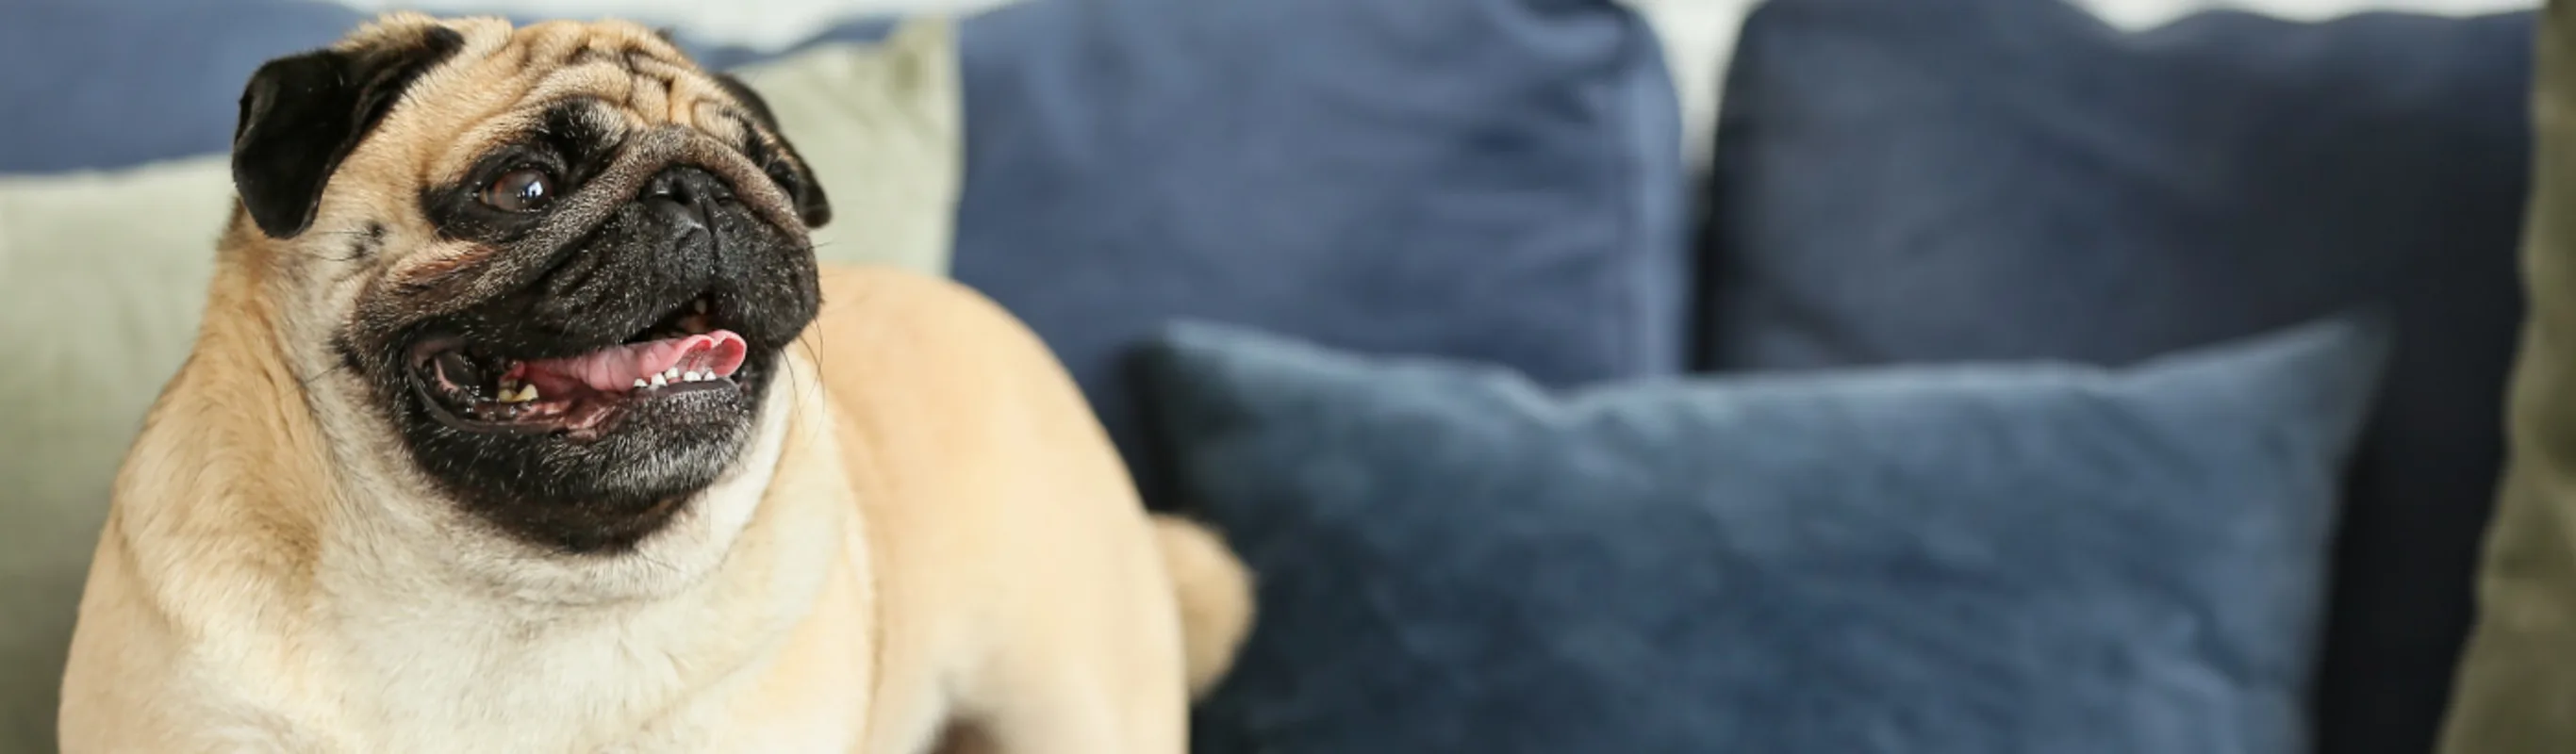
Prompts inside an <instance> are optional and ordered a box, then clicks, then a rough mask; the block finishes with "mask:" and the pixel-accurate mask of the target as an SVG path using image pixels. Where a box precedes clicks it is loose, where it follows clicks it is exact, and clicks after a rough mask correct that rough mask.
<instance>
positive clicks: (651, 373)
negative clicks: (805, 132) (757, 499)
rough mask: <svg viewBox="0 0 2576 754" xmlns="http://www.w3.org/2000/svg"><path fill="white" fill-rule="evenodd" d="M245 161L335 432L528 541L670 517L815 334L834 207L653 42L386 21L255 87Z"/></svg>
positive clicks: (721, 460) (254, 210)
mask: <svg viewBox="0 0 2576 754" xmlns="http://www.w3.org/2000/svg"><path fill="white" fill-rule="evenodd" d="M233 165H234V178H235V183H236V187H237V188H238V189H239V193H240V197H241V205H242V210H243V211H242V213H241V215H242V217H244V218H246V220H247V222H243V221H239V220H237V222H236V230H235V232H236V233H237V234H248V233H251V232H252V231H253V230H254V229H255V231H256V235H257V236H258V237H259V242H258V243H253V244H247V246H249V247H251V248H255V249H261V250H263V251H260V252H257V253H260V254H262V255H264V257H265V258H263V259H260V260H256V261H255V262H253V263H255V264H259V265H262V266H263V267H264V268H265V269H266V270H267V272H266V273H265V276H266V279H267V280H269V281H270V287H271V289H272V290H273V291H274V296H275V297H276V298H278V299H280V300H282V301H283V302H284V303H283V305H282V306H281V307H280V309H281V310H282V311H283V314H282V315H281V318H282V319H283V320H285V321H286V322H287V326H286V327H285V328H284V329H285V330H286V331H287V336H286V339H287V340H288V341H290V342H289V343H288V344H287V345H288V348H289V349H290V350H297V351H298V352H299V353H300V354H301V355H303V356H304V357H305V359H304V360H307V361H311V362H314V363H312V364H311V366H312V367H313V368H312V369H310V370H305V371H311V372H319V373H321V374H323V375H324V377H323V378H322V379H317V380H313V381H312V382H311V383H310V384H308V385H307V386H306V389H307V390H308V392H309V393H313V394H315V398H314V399H315V401H316V404H317V410H321V411H325V412H334V413H339V414H347V415H348V416H338V417H326V425H332V424H333V423H332V422H331V421H328V419H332V418H336V419H339V420H341V421H340V422H339V423H338V425H339V426H353V427H360V428H363V433H366V434H369V435H370V437H369V438H333V439H334V442H341V443H344V444H352V443H353V444H357V445H361V446H372V447H375V448H377V450H373V451H367V452H374V453H378V454H380V455H388V456H391V455H399V456H402V459H401V462H402V463H403V464H407V465H408V466H409V467H411V468H412V469H414V470H416V471H417V472H418V473H417V476H418V477H419V478H422V479H425V480H426V483H427V485H428V486H429V487H431V488H433V489H435V490H436V491H437V494H438V496H439V497H443V498H445V499H446V500H445V502H446V503H449V504H453V505H458V506H461V507H462V508H463V509H465V510H466V511H469V512H471V513H472V514H473V515H474V516H476V517H478V518H480V519H481V520H483V521H485V522H487V523H489V524H491V525H492V526H494V527H496V528H498V529H499V530H500V531H502V532H504V533H506V534H508V535H510V536H512V537H515V538H518V539H521V540H523V541H526V542H528V543H530V544H534V545H538V546H542V547H547V548H552V549H555V550H559V551H563V552H571V553H592V552H616V551H621V550H624V549H628V548H632V547H633V546H635V544H636V543H637V542H638V541H639V540H641V539H643V538H644V537H646V536H649V535H650V534H652V533H653V532H654V531H655V530H656V529H658V528H660V527H662V526H663V525H664V524H665V523H666V522H668V521H669V520H670V519H671V518H672V517H673V516H674V515H675V514H676V513H677V512H678V511H679V510H681V509H682V508H683V507H684V506H686V505H687V504H688V501H689V500H690V498H691V497H692V496H694V495H696V494H698V493H699V492H701V491H703V490H705V489H706V488H707V487H708V486H709V485H711V484H713V483H715V482H716V480H718V479H719V478H720V477H721V476H723V475H724V474H725V473H726V472H727V471H728V470H729V469H731V468H732V467H733V466H734V465H736V463H737V461H738V459H739V458H740V456H741V455H742V454H743V449H744V447H745V446H746V444H747V443H748V442H749V441H750V438H751V435H752V428H753V426H754V424H755V423H756V421H757V420H758V418H759V413H760V408H761V407H762V406H763V405H765V404H764V401H763V397H764V395H765V394H766V392H767V391H768V390H770V386H771V383H772V382H773V378H774V377H775V376H776V373H777V372H778V370H779V369H780V368H781V366H782V364H781V356H782V352H783V351H784V349H786V348H787V347H788V345H789V344H790V343H791V342H792V341H794V340H795V338H796V337H797V336H798V334H799V333H800V332H801V331H802V330H803V329H804V328H805V326H806V324H807V323H808V322H810V321H811V320H812V319H813V318H814V314H815V309H816V306H817V301H816V297H817V293H816V278H815V269H814V257H813V253H812V248H811V245H810V243H809V241H808V238H807V234H806V231H807V229H808V228H810V227H816V226H820V225H821V224H822V223H824V222H825V221H826V220H827V219H828V217H829V214H830V210H829V208H828V206H827V204H826V202H825V199H824V196H823V193H822V191H821V188H820V187H819V186H817V185H815V183H814V179H813V176H812V174H811V172H810V171H809V170H808V169H807V168H806V166H805V164H804V163H803V161H802V160H801V159H799V158H798V156H797V154H796V152H795V150H794V149H793V148H792V147H791V146H789V144H788V143H787V141H786V140H785V139H784V138H782V137H781V136H780V134H779V133H778V131H777V126H776V124H775V122H774V121H773V120H772V119H771V117H770V116H769V114H768V112H767V108H766V106H765V105H764V104H763V103H762V102H761V101H760V100H759V99H758V97H757V96H756V95H754V94H752V93H751V91H750V90H749V89H747V88H745V87H743V86H742V85H740V84H739V83H738V82H735V81H733V80H731V79H729V78H725V77H722V76H718V75H714V74H710V73H708V72H705V71H702V70H700V69H698V68H697V67H696V66H695V65H694V64H692V63H691V62H690V61H689V60H688V59H686V58H685V57H683V56H682V55H681V54H680V53H679V51H678V50H676V49H674V48H673V47H672V45H671V44H669V42H668V41H667V40H665V39H663V38H662V37H661V36H659V35H657V34H655V33H654V32H652V31H650V30H648V29H645V28H642V27H638V26H634V25H630V24H624V23H615V22H608V23H590V24H576V23H549V24H539V25H534V26H528V27H524V28H513V27H512V26H511V25H509V24H508V23H506V22H503V21H498V20H491V19H470V20H453V21H442V20H433V19H430V18H427V17H422V16H412V15H396V16H389V17H387V18H386V19H384V20H381V21H379V22H377V23H376V24H374V25H371V26H369V27H367V28H365V29H362V30H360V31H359V32H357V33H355V34H353V35H352V36H351V37H350V38H348V39H347V40H344V41H343V42H341V43H340V44H338V45H336V46H334V47H332V48H330V49H327V50H322V51H318V52H314V53H308V54H305V55H299V56H295V57H290V58H283V59H279V60H276V61H272V62H270V63H269V64H267V65H266V66H264V67H263V68H262V69H261V70H260V71H259V72H258V73H257V74H256V75H254V76H253V78H252V80H251V82H250V85H249V87H248V89H247V90H246V91H245V93H244V94H243V97H242V118H241V123H240V127H239V130H238V132H237V133H236V136H235V142H234V157H233ZM233 253H252V252H233ZM370 440H372V442H371V441H370Z"/></svg>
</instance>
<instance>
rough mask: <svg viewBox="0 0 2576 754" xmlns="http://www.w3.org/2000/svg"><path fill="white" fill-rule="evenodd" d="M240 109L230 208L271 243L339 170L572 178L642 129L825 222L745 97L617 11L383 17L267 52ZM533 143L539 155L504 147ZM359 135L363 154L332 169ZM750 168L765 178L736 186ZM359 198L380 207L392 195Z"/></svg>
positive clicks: (411, 177) (804, 180)
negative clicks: (316, 46)
mask: <svg viewBox="0 0 2576 754" xmlns="http://www.w3.org/2000/svg"><path fill="white" fill-rule="evenodd" d="M241 106H242V117H241V123H240V124H239V128H238V130H237V131H236V134H235V139H234V152H235V159H234V172H235V182H236V184H237V187H238V188H239V189H240V192H241V197H242V200H243V204H244V209H245V210H246V211H247V212H248V213H249V214H250V216H251V217H252V219H253V220H255V221H256V222H257V224H258V226H259V228H260V229H261V230H262V231H263V232H265V233H267V234H268V235H269V236H271V237H274V238H292V237H294V236H296V235H298V234H300V233H302V232H303V231H305V230H306V229H308V228H310V227H311V225H312V223H313V222H314V220H315V218H316V216H317V215H318V214H319V213H320V210H321V207H322V203H323V202H324V201H325V200H326V197H325V196H324V193H325V190H326V188H327V187H328V185H329V184H330V182H331V179H332V177H333V176H334V175H335V174H337V173H339V172H341V171H342V170H344V169H347V170H355V171H362V172H361V173H360V174H359V175H357V176H356V178H357V180H344V181H343V183H345V184H347V187H349V188H351V189H355V190H358V191H360V192H368V191H372V190H381V189H383V188H384V187H389V186H403V185H411V186H444V185H450V184H458V183H463V182H469V181H472V180H474V179H477V178H481V177H486V176H480V175H478V174H477V171H478V170H486V171H488V170H489V169H491V167H492V165H491V163H494V162H496V161H507V160H509V159H512V158H514V157H521V158H536V159H545V160H550V161H556V162H561V163H564V164H560V165H555V166H552V167H553V169H554V170H557V171H560V176H561V178H563V179H564V180H565V181H566V182H567V183H571V184H579V183H583V182H586V180H588V179H597V178H600V177H602V175H603V174H604V173H605V171H607V170H608V169H609V168H610V167H612V166H613V160H614V158H615V157H616V156H617V155H618V154H619V152H620V151H621V150H622V149H623V148H624V147H627V146H629V145H631V144H634V143H638V137H641V136H645V135H651V134H665V136H663V137H662V138H663V139H664V140H665V141H678V140H677V139H674V138H673V137H671V136H669V134H697V135H702V136H703V140H702V141H700V143H695V144H689V145H681V146H669V145H666V146H665V147H664V148H663V151H665V152H672V151H673V150H675V149H680V148H682V147H687V148H691V149H694V150H696V151H695V152H692V153H689V154H686V155H676V154H675V155H666V156H669V157H672V158H674V159H681V158H685V159H690V160H694V161H697V162H701V163H706V164H705V165H704V167H707V168H709V169H711V170H717V171H720V172H728V173H730V172H749V173H751V175H743V176H730V175H729V176H727V177H728V178H733V179H735V183H736V184H737V185H739V186H743V187H746V189H747V190H755V191H757V190H758V188H771V187H774V188H775V189H777V191H778V194H777V196H776V197H774V198H775V199H777V200H778V205H779V206H782V207H787V208H790V209H792V211H793V213H794V216H795V219H796V220H799V221H801V224H802V225H805V226H808V227H816V226H820V225H822V224H823V223H824V222H827V221H828V220H829V218H830V207H829V204H828V203H827V202H826V200H825V199H824V198H823V196H822V193H821V190H820V187H818V186H815V185H814V183H813V181H812V180H811V177H810V171H808V170H807V169H806V167H805V165H804V162H803V160H802V159H801V158H800V157H799V156H797V155H796V154H795V151H794V148H793V147H792V146H789V145H788V143H787V141H786V140H785V139H784V138H782V137H781V135H780V134H779V133H778V127H777V123H776V121H775V119H774V118H773V117H772V116H771V114H770V113H769V110H768V107H767V105H766V104H765V103H764V102H762V101H761V99H760V98H759V96H758V95H757V94H755V93H753V92H752V91H751V89H750V88H748V87H746V86H744V85H742V83H741V82H739V81H738V80H735V79H733V78H732V77H730V76H725V75H722V74H717V73H711V72H708V71H705V70H702V69H700V68H699V67H698V66H697V65H696V64H695V63H693V62H691V61H690V60H689V58H688V57H687V56H686V55H685V54H684V53H682V52H681V51H680V49H679V48H678V47H677V46H675V45H673V44H672V43H671V40H670V39H669V38H668V36H667V35H666V34H664V33H661V32H657V31H655V30H653V29H650V28H647V27H644V26H641V25H637V24H633V23H629V22H624V21H595V22H570V21H555V22H546V23H538V24H532V25H528V26H524V27H517V26H513V25H512V24H511V23H510V22H509V21H507V20H504V19H499V18H465V19H437V18H432V17H429V16H425V15H419V14H414V13H395V14H390V15H387V16H385V17H383V18H380V19H378V20H376V21H375V22H372V23H370V24H368V25H366V26H364V27H361V28H360V29H358V30H356V31H354V32H352V33H351V34H350V35H349V36H348V37H346V38H344V39H342V40H341V41H340V42H338V43H337V44H334V45H333V46H331V47H330V48H328V49H324V50H318V51H314V52H311V53H306V54H303V55H298V56H294V57H289V58H281V59H279V60H275V61H272V62H270V63H269V64H268V65H266V66H264V67H263V68H262V69H261V70H260V72H259V73H257V74H255V75H254V76H253V78H252V85H251V86H250V87H249V88H248V89H247V90H246V91H245V92H244V94H243V96H242V103H241ZM536 142H542V146H545V147H547V149H545V150H543V151H544V152H546V153H547V154H542V155H529V154H522V155H512V154H508V152H509V151H510V150H513V149H521V151H533V150H527V149H524V148H526V147H531V146H538V145H539V144H537V143H536ZM362 144H363V145H365V146H367V147H369V151H368V154H367V155H366V158H367V159H365V160H363V164H344V163H346V162H347V161H349V160H350V159H351V157H352V154H353V153H355V152H357V151H358V150H359V147H360V146H361V145H362ZM710 144H712V145H720V146H721V147H722V149H721V150H717V149H714V148H712V147H710V146H709V145H710ZM719 151H720V152H722V154H718V153H717V152H719ZM637 167H638V169H645V168H650V167H655V166H652V165H639V166H637ZM753 176H758V177H760V178H765V179H766V180H756V181H755V180H742V179H746V178H751V177H753ZM755 187H757V188H755ZM478 188H479V187H478ZM362 198H363V199H364V200H365V201H367V202H368V203H369V204H370V205H371V206H378V207H381V206H384V204H385V202H384V200H385V199H388V198H390V197H382V196H366V197H362ZM762 198H771V197H762ZM434 203H435V202H434V201H432V202H425V204H434ZM433 219H435V218H433ZM464 230H466V231H468V235H470V234H471V233H470V231H472V230H473V229H471V228H466V229H464Z"/></svg>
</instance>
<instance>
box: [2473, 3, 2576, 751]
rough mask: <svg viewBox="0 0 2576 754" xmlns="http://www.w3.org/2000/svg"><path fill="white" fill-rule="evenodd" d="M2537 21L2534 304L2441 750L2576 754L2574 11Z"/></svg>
mask: <svg viewBox="0 0 2576 754" xmlns="http://www.w3.org/2000/svg"><path fill="white" fill-rule="evenodd" d="M2570 2H2571V0H2550V2H2549V3H2548V6H2547V7H2546V8H2545V9H2544V10H2542V11H2541V13H2540V22H2539V44H2538V50H2539V51H2538V56H2539V60H2538V61H2537V63H2536V64H2535V70H2534V78H2535V81H2534V86H2535V89H2536V91H2535V92H2534V94H2533V98H2532V111H2533V126H2534V128H2535V129H2536V130H2535V132H2534V134H2533V143H2532V152H2533V160H2534V163H2535V164H2534V170H2533V171H2532V179H2533V182H2532V187H2531V188H2532V195H2531V201H2530V204H2529V206H2530V214H2529V216H2528V217H2527V218H2526V219H2525V222H2524V230H2523V242H2522V243H2523V245H2522V265H2523V285H2524V289H2525V290H2526V291H2527V292H2528V294H2529V299H2530V304H2529V306H2530V309H2529V313H2528V315H2527V319H2526V320H2525V323H2524V325H2523V333H2522V351H2521V353H2520V355H2519V356H2518V357H2517V361H2516V364H2515V367H2514V374H2513V387H2512V392H2511V398H2510V400H2511V403H2510V404H2509V405H2508V406H2507V409H2506V414H2507V418H2506V423H2507V425H2508V427H2509V431H2508V432H2507V436H2506V441H2507V443H2508V445H2507V464H2506V471H2505V477H2504V485H2503V491H2502V492H2501V493H2500V499H2499V501H2498V503H2497V507H2496V513H2495V520H2494V521H2493V523H2491V524H2490V525H2489V527H2488V530H2487V551H2486V559H2485V563H2484V570H2483V571H2482V572H2481V573H2480V575H2479V580H2478V609H2479V616H2478V626H2477V629H2476V631H2475V632H2474V633H2473V634H2472V635H2471V636H2470V640H2469V647H2468V653H2467V656H2466V657H2465V658H2463V659H2462V661H2461V665H2460V673H2459V677H2458V683H2457V685H2456V686H2455V687H2454V689H2453V692H2452V703H2451V712H2450V719H2449V721H2448V722H2447V723H2446V725H2445V728H2444V731H2443V739H2442V749H2441V750H2442V752H2444V754H2522V753H2523V752H2529V753H2531V754H2543V753H2546V754H2564V752H2569V751H2576V210H2571V208H2570V207H2569V206H2568V205H2569V202H2576V6H2571V4H2570Z"/></svg>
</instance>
